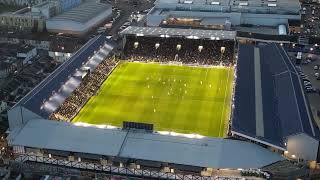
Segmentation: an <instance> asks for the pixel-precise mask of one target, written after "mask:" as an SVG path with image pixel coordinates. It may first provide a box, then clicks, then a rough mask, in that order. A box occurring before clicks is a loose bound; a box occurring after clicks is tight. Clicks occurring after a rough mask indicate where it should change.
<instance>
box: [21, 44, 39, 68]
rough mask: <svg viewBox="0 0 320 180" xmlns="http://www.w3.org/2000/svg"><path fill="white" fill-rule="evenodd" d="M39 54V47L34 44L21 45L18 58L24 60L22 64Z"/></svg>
mask: <svg viewBox="0 0 320 180" xmlns="http://www.w3.org/2000/svg"><path fill="white" fill-rule="evenodd" d="M36 55H37V49H36V48H35V47H32V46H28V45H25V46H21V48H19V50H18V52H17V58H19V59H21V60H22V64H26V63H28V61H30V60H31V59H32V58H33V57H35V56H36Z"/></svg>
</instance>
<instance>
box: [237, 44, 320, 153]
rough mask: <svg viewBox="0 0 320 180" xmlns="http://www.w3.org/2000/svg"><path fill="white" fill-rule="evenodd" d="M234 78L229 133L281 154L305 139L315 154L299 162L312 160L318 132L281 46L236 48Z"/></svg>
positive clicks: (292, 66)
mask: <svg viewBox="0 0 320 180" xmlns="http://www.w3.org/2000/svg"><path fill="white" fill-rule="evenodd" d="M236 74H237V78H236V86H235V95H234V108H233V117H232V126H231V131H232V133H233V134H234V135H237V136H241V137H244V138H249V139H251V140H255V141H257V142H259V143H262V144H264V145H267V146H271V147H273V148H276V149H279V150H283V151H285V150H288V149H290V147H292V146H291V145H292V143H291V142H294V140H293V139H295V136H296V135H298V134H299V135H300V134H302V135H307V136H309V137H311V139H312V140H310V141H312V142H313V143H311V142H310V143H311V144H314V145H315V146H313V148H314V150H313V152H312V153H311V152H308V153H307V152H304V153H300V154H299V158H302V159H308V158H310V157H311V156H312V157H313V158H315V157H316V152H317V150H315V149H317V147H318V139H319V129H318V127H316V126H315V124H314V121H313V117H312V114H311V113H310V110H309V106H308V104H307V100H306V97H305V94H304V91H303V89H302V88H301V80H300V79H299V76H298V73H297V71H296V70H295V67H294V65H293V64H292V62H291V60H290V58H289V57H288V56H287V54H286V52H285V51H284V49H283V48H282V46H280V45H277V44H268V45H264V46H257V47H255V46H252V45H242V44H241V45H239V59H238V64H237V73H236ZM296 148H297V147H295V148H294V149H296ZM300 148H302V147H300ZM310 148H311V147H310ZM289 151H290V150H289ZM291 151H295V150H291ZM311 154H312V155H311ZM295 155H296V154H295Z"/></svg>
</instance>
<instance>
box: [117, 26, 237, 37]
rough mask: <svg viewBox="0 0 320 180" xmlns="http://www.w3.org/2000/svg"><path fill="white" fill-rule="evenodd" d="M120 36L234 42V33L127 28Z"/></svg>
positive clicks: (160, 28)
mask: <svg viewBox="0 0 320 180" xmlns="http://www.w3.org/2000/svg"><path fill="white" fill-rule="evenodd" d="M121 34H129V35H137V36H151V37H152V36H153V37H185V38H190V39H212V40H224V39H225V40H234V39H235V37H236V32H235V31H223V30H202V29H180V28H162V27H138V26H129V27H127V28H126V29H124V30H123V31H122V32H121Z"/></svg>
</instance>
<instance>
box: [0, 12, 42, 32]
mask: <svg viewBox="0 0 320 180" xmlns="http://www.w3.org/2000/svg"><path fill="white" fill-rule="evenodd" d="M0 25H1V26H2V27H6V28H8V29H13V30H18V31H28V30H30V31H38V32H42V31H43V30H44V29H45V19H44V17H43V16H42V15H41V14H38V13H33V12H32V11H31V8H28V7H27V8H23V9H21V10H19V11H16V12H13V13H3V14H0Z"/></svg>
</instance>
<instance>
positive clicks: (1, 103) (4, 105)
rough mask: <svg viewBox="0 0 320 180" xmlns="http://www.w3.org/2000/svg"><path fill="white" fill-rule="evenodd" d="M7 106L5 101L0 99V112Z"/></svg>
mask: <svg viewBox="0 0 320 180" xmlns="http://www.w3.org/2000/svg"><path fill="white" fill-rule="evenodd" d="M7 107H8V105H7V103H6V102H4V101H0V114H1V113H2V112H3V111H4V110H6V109H7Z"/></svg>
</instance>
